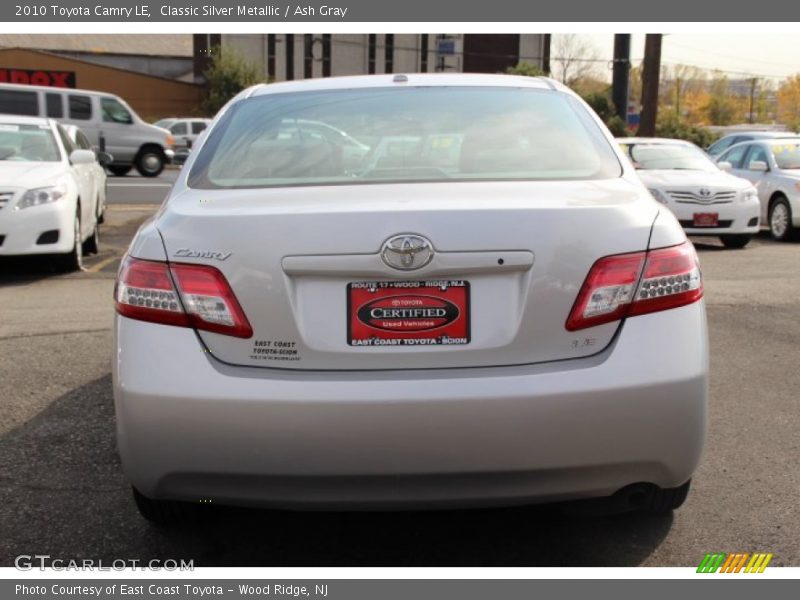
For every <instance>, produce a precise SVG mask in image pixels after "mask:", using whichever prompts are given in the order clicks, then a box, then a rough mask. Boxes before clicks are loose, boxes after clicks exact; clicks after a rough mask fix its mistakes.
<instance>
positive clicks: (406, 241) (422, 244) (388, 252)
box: [381, 234, 434, 271]
mask: <svg viewBox="0 0 800 600" xmlns="http://www.w3.org/2000/svg"><path fill="white" fill-rule="evenodd" d="M433 254H434V251H433V244H431V243H430V241H428V240H427V239H426V238H424V237H422V236H421V235H414V234H401V235H395V236H393V237H390V238H389V239H388V240H386V241H385V242H384V243H383V247H382V248H381V258H382V259H383V262H385V263H386V264H387V265H388V266H390V267H392V268H393V269H398V270H400V271H413V270H415V269H421V268H422V267H424V266H425V265H427V264H428V263H429V262H431V260H433Z"/></svg>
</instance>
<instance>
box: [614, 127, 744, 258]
mask: <svg viewBox="0 0 800 600" xmlns="http://www.w3.org/2000/svg"><path fill="white" fill-rule="evenodd" d="M618 141H619V143H620V146H621V147H622V148H623V149H624V150H625V153H626V154H627V155H628V158H630V159H631V161H632V162H633V165H634V167H635V168H636V172H637V173H638V174H639V177H640V178H641V180H642V182H643V183H644V185H645V187H647V189H649V190H650V193H651V194H652V195H653V198H655V199H656V200H658V201H659V202H660V203H661V204H664V205H665V206H667V207H668V208H669V209H670V210H671V211H672V212H673V213H675V216H676V217H677V218H678V221H679V222H680V224H681V226H682V227H683V229H684V231H686V233H687V234H689V235H703V236H715V237H716V236H718V237H719V238H720V240H721V241H722V243H723V244H724V245H725V247H727V248H744V247H745V246H746V245H747V244H748V242H750V239H751V238H752V237H753V236H754V235H755V234H756V233H758V230H759V204H758V194H757V192H756V189H755V188H754V187H753V185H752V184H750V183H749V182H748V181H746V180H744V179H741V178H739V177H733V176H732V175H730V174H728V173H726V172H724V171H723V170H721V169H720V168H719V167H718V166H717V165H716V164H715V163H714V162H713V161H711V160H710V159H709V158H708V156H707V155H706V154H705V153H704V152H703V151H702V150H700V148H698V147H697V146H695V145H694V144H691V143H689V142H686V141H683V140H673V139H666V138H621V139H619V140H618Z"/></svg>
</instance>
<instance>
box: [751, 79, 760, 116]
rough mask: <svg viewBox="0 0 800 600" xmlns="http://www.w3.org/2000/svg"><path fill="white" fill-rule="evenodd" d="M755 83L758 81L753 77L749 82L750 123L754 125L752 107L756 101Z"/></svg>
mask: <svg viewBox="0 0 800 600" xmlns="http://www.w3.org/2000/svg"><path fill="white" fill-rule="evenodd" d="M757 82H758V80H757V79H756V78H755V77H753V78H752V79H751V80H750V123H755V120H754V118H753V105H754V104H755V99H756V83H757Z"/></svg>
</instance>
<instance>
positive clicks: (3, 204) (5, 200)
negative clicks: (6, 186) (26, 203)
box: [0, 192, 14, 210]
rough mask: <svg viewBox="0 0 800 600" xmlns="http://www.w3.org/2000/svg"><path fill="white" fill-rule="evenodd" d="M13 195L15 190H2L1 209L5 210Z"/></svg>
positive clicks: (0, 194) (0, 193)
mask: <svg viewBox="0 0 800 600" xmlns="http://www.w3.org/2000/svg"><path fill="white" fill-rule="evenodd" d="M13 197H14V192H0V210H3V209H4V208H5V207H6V206H7V205H8V203H9V202H11V199H12V198H13Z"/></svg>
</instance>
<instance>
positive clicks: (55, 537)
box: [0, 171, 800, 566]
mask: <svg viewBox="0 0 800 600" xmlns="http://www.w3.org/2000/svg"><path fill="white" fill-rule="evenodd" d="M174 176H175V172H174V171H168V172H166V173H165V174H164V175H162V176H161V177H159V178H158V179H156V180H146V179H142V178H138V177H126V178H110V179H109V182H110V187H109V192H110V198H109V211H108V218H107V222H106V224H105V225H104V226H103V229H102V230H101V235H102V237H101V241H102V243H103V248H102V251H101V252H100V254H99V255H97V256H94V257H90V258H89V259H88V260H87V264H86V270H85V271H84V272H81V273H76V274H69V275H63V274H58V273H55V272H53V271H52V270H51V269H50V267H49V265H48V264H47V262H46V261H38V262H37V261H21V262H17V263H14V264H8V263H5V264H0V456H2V457H3V460H1V461H0V565H3V566H9V565H12V564H13V560H14V557H15V556H17V555H19V554H49V555H51V556H52V557H58V558H64V559H82V558H93V559H102V560H103V561H109V562H110V561H111V560H114V559H118V558H124V559H142V560H147V559H151V558H162V559H163V558H174V559H180V558H183V559H187V560H188V559H193V560H194V561H195V565H196V566H251V565H252V566H256V565H258V566H279V565H282V566H311V565H313V566H345V565H346V566H412V565H414V566H636V565H647V566H691V565H697V564H698V563H699V561H700V560H701V559H702V557H703V555H704V554H705V553H706V552H712V551H721V552H738V551H741V552H756V551H759V552H772V553H774V555H775V558H774V559H773V562H772V563H771V564H773V565H784V566H788V565H791V566H797V565H800V539H799V538H798V536H797V531H799V530H800V515H798V512H797V510H796V505H797V497H798V490H800V468H798V462H797V459H798V456H799V455H800V436H798V434H797V432H798V430H800V410H798V409H799V408H800V406H799V405H798V397H799V395H798V391H797V390H798V389H800V369H798V368H797V359H798V350H797V340H798V339H800V303H798V301H797V298H798V297H800V260H799V259H800V243H791V244H779V243H775V242H772V241H771V240H770V239H769V238H768V237H767V236H766V235H762V236H760V237H759V238H758V239H756V240H755V241H754V242H752V243H751V245H750V246H748V247H747V248H746V249H744V250H734V251H731V250H723V249H722V247H721V245H719V244H718V243H717V242H716V241H712V242H708V243H702V240H699V239H695V240H694V241H695V243H696V245H697V247H698V249H699V251H700V258H701V261H702V267H703V271H704V276H705V284H706V299H707V305H708V316H709V324H710V334H711V348H712V352H711V416H710V430H709V436H708V442H707V450H706V453H705V456H704V459H703V462H702V465H701V467H700V469H699V470H698V472H697V473H696V476H695V480H694V485H693V489H692V492H691V494H690V496H689V500H688V501H687V504H686V505H685V506H684V507H683V508H682V509H681V510H679V511H677V512H675V513H674V515H673V516H671V517H655V516H645V515H636V514H629V515H619V516H613V517H577V516H570V515H565V514H563V513H562V512H561V511H559V510H557V508H556V507H536V508H530V509H504V510H481V511H449V512H429V513H343V514H336V513H280V512H269V511H250V510H242V509H228V510H223V511H220V512H221V514H220V515H219V516H220V518H219V519H218V520H216V521H215V522H213V523H211V524H208V525H204V526H202V527H198V528H196V529H195V530H190V531H181V532H174V531H173V532H168V531H163V530H159V529H157V528H155V527H152V526H150V525H149V524H148V523H146V522H145V521H144V520H142V519H141V518H140V517H139V515H138V513H137V512H136V509H135V507H134V505H133V500H132V498H131V495H130V490H129V488H128V485H127V483H126V481H125V479H124V477H123V476H122V474H121V472H120V468H119V461H118V458H117V455H116V449H115V441H114V413H113V404H112V395H111V376H110V360H111V331H110V326H111V321H112V312H113V311H112V303H111V294H112V288H113V283H114V281H113V280H114V273H115V271H116V268H117V265H118V262H119V257H120V256H121V254H122V252H123V251H124V249H125V247H126V245H127V243H128V241H129V240H130V237H131V236H132V235H133V233H134V232H135V230H136V228H137V227H138V226H139V224H140V223H141V222H142V221H143V220H144V219H146V218H147V216H148V215H149V214H151V213H152V212H153V211H154V210H155V207H156V205H157V203H158V202H160V200H161V199H162V198H163V197H164V195H165V194H166V192H167V191H168V188H169V185H170V183H171V181H172V180H173V179H174ZM653 343H658V340H653ZM634 367H635V366H634V365H632V368H634Z"/></svg>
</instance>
